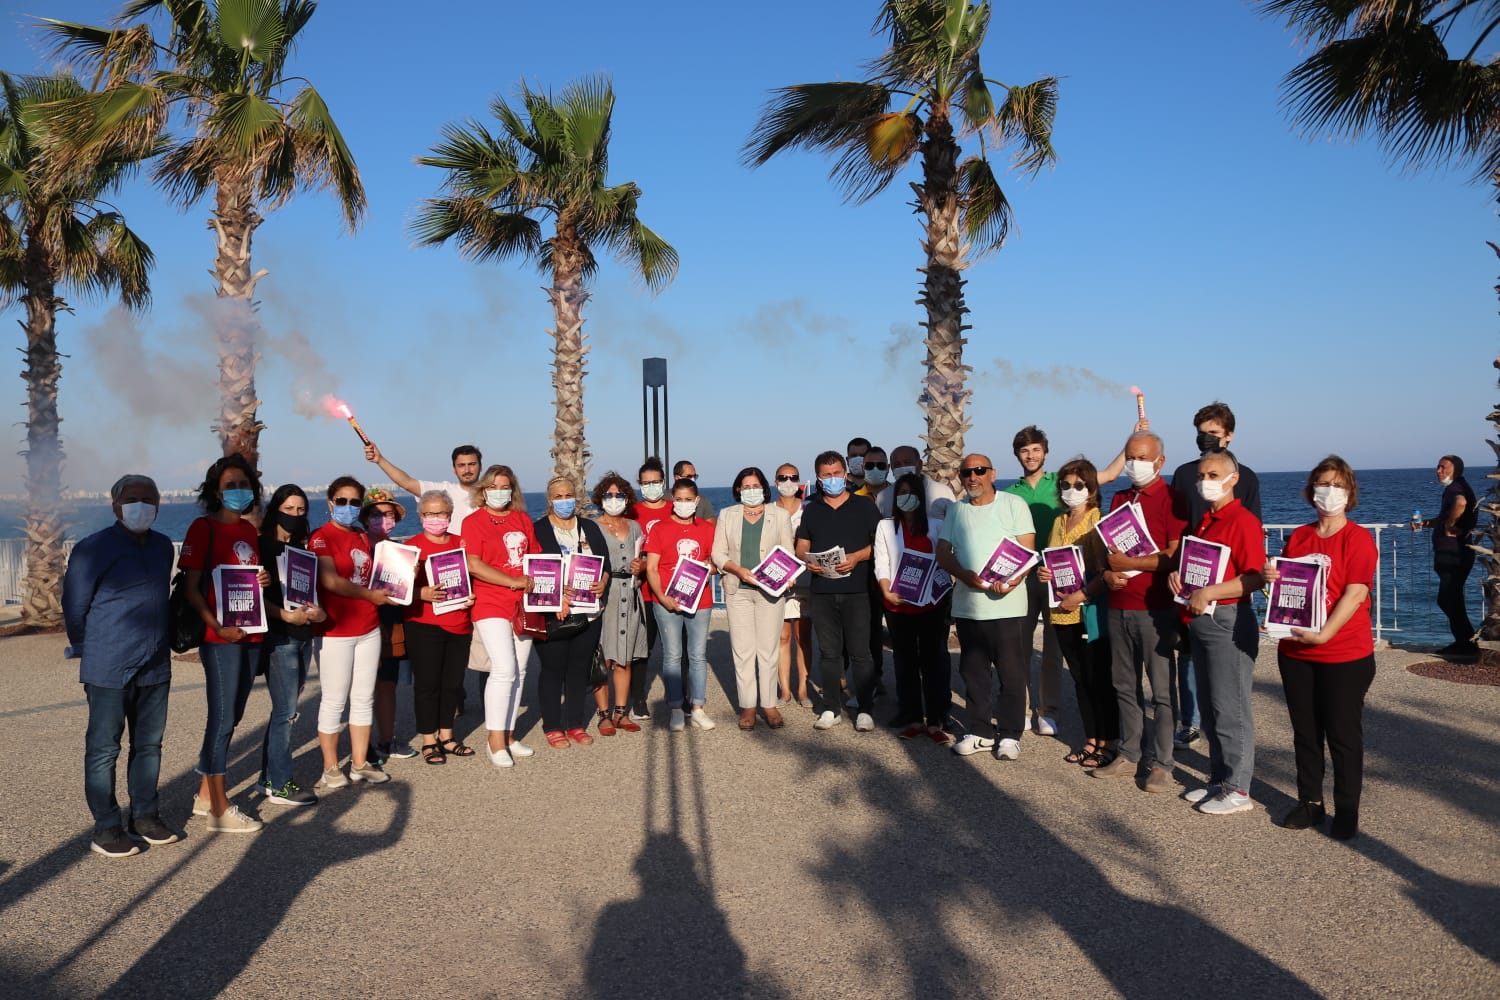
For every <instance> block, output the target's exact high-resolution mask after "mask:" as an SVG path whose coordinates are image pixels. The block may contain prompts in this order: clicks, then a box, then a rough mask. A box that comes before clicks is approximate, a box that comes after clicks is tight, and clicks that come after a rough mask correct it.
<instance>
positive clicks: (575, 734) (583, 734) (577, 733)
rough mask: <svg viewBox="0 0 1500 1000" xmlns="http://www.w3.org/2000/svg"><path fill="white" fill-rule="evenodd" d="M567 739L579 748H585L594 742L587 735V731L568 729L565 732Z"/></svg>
mask: <svg viewBox="0 0 1500 1000" xmlns="http://www.w3.org/2000/svg"><path fill="white" fill-rule="evenodd" d="M567 738H568V739H570V740H572V741H573V742H574V743H577V744H578V745H579V746H581V747H586V746H588V745H589V744H590V743H592V742H594V738H593V737H592V736H590V735H589V734H588V731H587V730H583V729H569V730H568V732H567Z"/></svg>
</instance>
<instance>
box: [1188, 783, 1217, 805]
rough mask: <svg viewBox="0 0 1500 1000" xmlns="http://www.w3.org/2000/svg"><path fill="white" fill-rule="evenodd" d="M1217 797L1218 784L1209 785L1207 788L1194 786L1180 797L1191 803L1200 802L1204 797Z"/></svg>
mask: <svg viewBox="0 0 1500 1000" xmlns="http://www.w3.org/2000/svg"><path fill="white" fill-rule="evenodd" d="M1218 797H1219V786H1218V785H1209V786H1208V787H1207V788H1194V789H1193V790H1192V791H1190V792H1188V793H1187V794H1186V795H1184V796H1183V797H1182V798H1183V800H1184V801H1186V802H1192V803H1194V804H1196V803H1199V802H1202V801H1203V800H1204V799H1216V798H1218Z"/></svg>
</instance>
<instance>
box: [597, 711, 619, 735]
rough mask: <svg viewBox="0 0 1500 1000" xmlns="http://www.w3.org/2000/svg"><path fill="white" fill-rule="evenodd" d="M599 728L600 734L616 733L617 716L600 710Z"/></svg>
mask: <svg viewBox="0 0 1500 1000" xmlns="http://www.w3.org/2000/svg"><path fill="white" fill-rule="evenodd" d="M598 728H599V735H600V736H613V735H614V734H615V717H614V716H613V715H610V714H609V713H608V712H600V713H599V727H598Z"/></svg>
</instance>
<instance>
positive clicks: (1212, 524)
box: [1193, 499, 1266, 614]
mask: <svg viewBox="0 0 1500 1000" xmlns="http://www.w3.org/2000/svg"><path fill="white" fill-rule="evenodd" d="M1193 534H1195V535H1197V536H1198V537H1199V538H1201V539H1203V540H1204V541H1205V542H1217V543H1219V544H1220V545H1227V546H1229V565H1228V567H1226V568H1225V570H1224V579H1226V580H1232V579H1234V578H1235V577H1237V576H1240V575H1242V574H1244V573H1259V572H1260V571H1261V570H1263V569H1265V568H1266V531H1265V529H1264V528H1262V527H1261V525H1260V518H1258V517H1256V516H1255V515H1254V514H1252V513H1250V510H1249V509H1248V508H1247V507H1246V506H1245V505H1244V504H1242V503H1240V502H1239V500H1238V499H1234V500H1231V501H1229V502H1228V503H1226V504H1225V505H1224V506H1223V507H1221V508H1219V509H1218V510H1217V511H1215V510H1208V511H1205V512H1204V514H1203V521H1202V523H1200V524H1199V525H1198V530H1197V531H1195V532H1193ZM1236 603H1237V604H1238V605H1239V606H1240V610H1241V611H1242V612H1245V613H1247V614H1248V613H1249V608H1250V595H1249V594H1246V595H1245V596H1244V597H1241V598H1240V599H1239V600H1238V601H1237V602H1236Z"/></svg>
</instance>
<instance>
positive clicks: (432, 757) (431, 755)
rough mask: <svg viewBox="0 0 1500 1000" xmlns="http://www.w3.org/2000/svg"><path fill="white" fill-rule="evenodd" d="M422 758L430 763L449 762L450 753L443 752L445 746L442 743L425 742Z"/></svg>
mask: <svg viewBox="0 0 1500 1000" xmlns="http://www.w3.org/2000/svg"><path fill="white" fill-rule="evenodd" d="M422 759H423V760H425V761H426V762H427V763H429V764H446V763H448V755H447V754H445V753H443V747H442V744H440V743H423V744H422Z"/></svg>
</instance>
